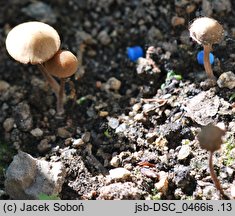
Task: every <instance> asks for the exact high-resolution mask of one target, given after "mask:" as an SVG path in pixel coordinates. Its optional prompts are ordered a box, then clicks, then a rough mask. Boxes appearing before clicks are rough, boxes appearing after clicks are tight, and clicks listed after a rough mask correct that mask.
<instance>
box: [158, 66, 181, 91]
mask: <svg viewBox="0 0 235 216" xmlns="http://www.w3.org/2000/svg"><path fill="white" fill-rule="evenodd" d="M173 79H176V80H182V76H181V75H179V74H176V73H175V72H174V71H173V70H170V71H168V72H167V75H166V80H165V83H163V84H162V85H161V89H162V90H163V89H164V88H165V87H166V83H167V82H169V81H170V80H173Z"/></svg>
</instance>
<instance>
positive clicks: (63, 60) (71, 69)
mask: <svg viewBox="0 0 235 216" xmlns="http://www.w3.org/2000/svg"><path fill="white" fill-rule="evenodd" d="M78 65H79V61H78V59H77V57H76V56H75V55H73V54H72V53H71V52H70V51H66V50H59V51H58V52H57V53H56V54H55V55H54V56H53V57H52V58H51V59H49V60H48V61H46V62H45V63H44V68H45V69H46V71H47V72H48V73H50V74H51V75H53V76H56V77H58V78H60V89H59V94H58V101H57V112H58V113H59V114H60V113H63V112H64V109H63V96H64V87H65V86H64V85H65V79H66V78H68V77H70V76H72V75H73V74H74V73H75V72H76V71H77V69H78Z"/></svg>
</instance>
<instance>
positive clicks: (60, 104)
mask: <svg viewBox="0 0 235 216" xmlns="http://www.w3.org/2000/svg"><path fill="white" fill-rule="evenodd" d="M64 88H65V78H61V79H60V89H59V94H58V97H57V107H56V108H57V114H58V115H62V114H63V113H64V105H63V103H64Z"/></svg>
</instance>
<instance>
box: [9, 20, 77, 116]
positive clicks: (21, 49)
mask: <svg viewBox="0 0 235 216" xmlns="http://www.w3.org/2000/svg"><path fill="white" fill-rule="evenodd" d="M60 44H61V42H60V37H59V34H58V32H57V31H56V30H55V29H54V28H53V27H51V26H50V25H48V24H45V23H42V22H37V21H32V22H25V23H22V24H19V25H17V26H16V27H14V28H13V29H12V30H11V31H10V32H9V33H8V35H7V38H6V49H7V51H8V53H9V54H10V56H11V57H12V58H14V59H15V60H16V61H18V62H20V63H23V64H33V65H37V66H38V68H39V69H40V71H41V72H42V74H43V76H44V77H45V79H46V80H47V81H48V83H49V85H50V86H51V88H52V90H53V91H54V93H55V95H56V98H57V114H58V115H61V114H63V113H64V105H63V99H64V85H65V79H66V78H68V77H70V76H72V75H73V74H74V73H75V72H76V71H77V69H78V65H79V61H78V59H77V57H76V56H75V55H73V54H72V53H71V52H70V51H67V50H61V49H60ZM53 76H55V77H57V78H59V79H60V83H58V82H57V80H56V79H55V78H54V77H53Z"/></svg>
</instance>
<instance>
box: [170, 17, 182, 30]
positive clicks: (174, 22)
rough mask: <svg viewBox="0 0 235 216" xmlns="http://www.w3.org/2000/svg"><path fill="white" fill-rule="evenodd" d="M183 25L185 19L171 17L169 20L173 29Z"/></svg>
mask: <svg viewBox="0 0 235 216" xmlns="http://www.w3.org/2000/svg"><path fill="white" fill-rule="evenodd" d="M184 24H185V19H184V18H183V17H178V16H173V17H172V19H171V25H172V26H173V27H175V26H178V25H184Z"/></svg>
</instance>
